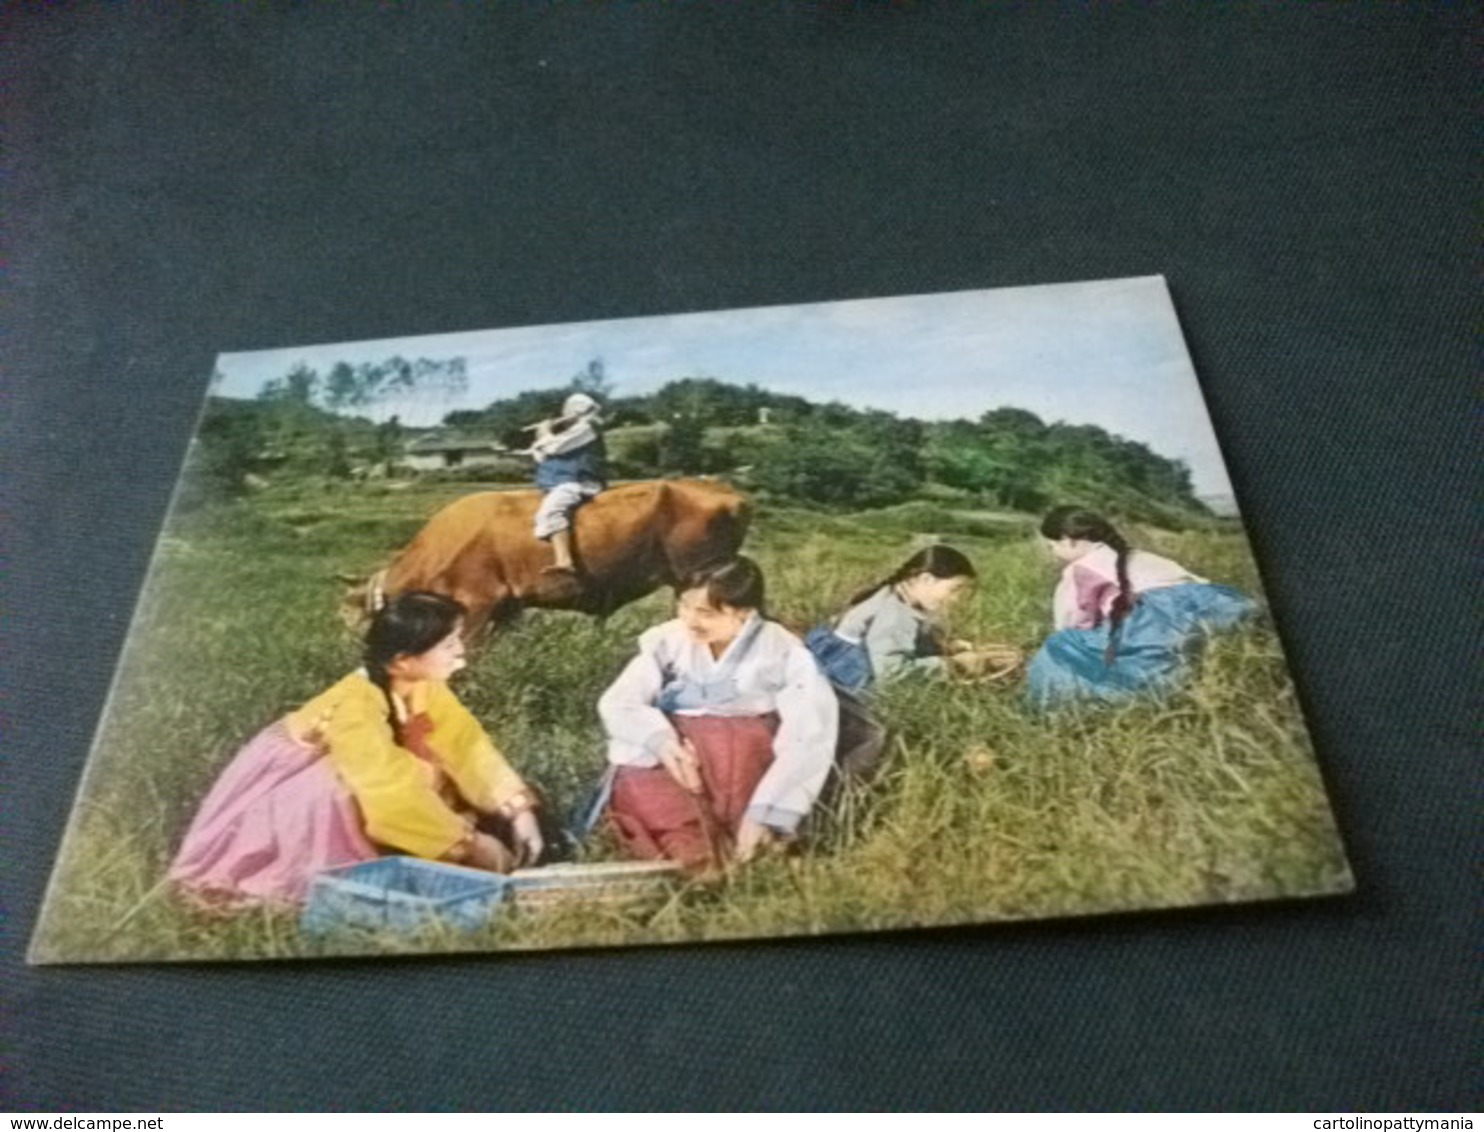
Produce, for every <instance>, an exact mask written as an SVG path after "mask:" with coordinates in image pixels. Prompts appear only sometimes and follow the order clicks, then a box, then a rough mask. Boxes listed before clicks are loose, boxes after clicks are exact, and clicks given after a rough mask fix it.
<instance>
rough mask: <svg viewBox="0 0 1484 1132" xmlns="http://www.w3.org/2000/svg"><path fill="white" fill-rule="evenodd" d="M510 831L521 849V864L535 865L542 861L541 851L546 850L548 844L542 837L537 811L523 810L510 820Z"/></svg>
mask: <svg viewBox="0 0 1484 1132" xmlns="http://www.w3.org/2000/svg"><path fill="white" fill-rule="evenodd" d="M510 829H511V832H512V833H514V834H515V840H516V842H517V843H518V844H519V845H520V848H521V856H520V862H519V863H520V864H522V865H534V864H535V863H536V862H537V861H539V860H540V859H541V851H542V850H543V849H545V848H546V842H545V840H544V839H543V838H542V837H541V824H540V823H539V822H538V821H537V820H536V811H535V810H521V811H520V812H519V813H518V814H516V815H515V816H514V817H513V818H511V819H510Z"/></svg>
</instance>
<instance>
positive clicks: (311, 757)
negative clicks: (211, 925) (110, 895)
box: [170, 721, 381, 907]
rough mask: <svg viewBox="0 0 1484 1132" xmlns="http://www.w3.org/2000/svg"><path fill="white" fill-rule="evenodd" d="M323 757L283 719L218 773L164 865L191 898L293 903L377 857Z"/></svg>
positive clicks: (358, 816)
mask: <svg viewBox="0 0 1484 1132" xmlns="http://www.w3.org/2000/svg"><path fill="white" fill-rule="evenodd" d="M380 855H381V854H380V852H379V851H378V850H377V848H376V846H374V845H373V844H372V843H371V842H370V841H369V840H367V838H366V835H365V832H364V824H363V823H362V821H361V813H360V810H359V809H358V808H357V806H356V802H355V799H354V798H353V797H352V796H351V794H350V791H348V790H347V789H346V788H345V786H344V785H343V784H342V783H341V781H340V779H339V778H338V777H337V776H336V774H335V771H334V768H333V767H331V765H330V760H329V759H328V758H326V757H325V754H324V751H323V750H322V749H320V748H318V747H314V746H311V745H309V744H307V743H301V742H299V741H298V740H297V739H295V738H294V737H293V736H292V735H291V734H290V733H289V731H288V728H287V727H286V726H285V725H284V724H283V722H282V721H279V722H278V723H274V724H273V725H271V726H270V727H268V728H266V729H265V730H263V731H262V732H260V733H259V734H258V735H257V736H255V737H254V738H253V739H252V740H251V741H250V742H249V743H248V744H247V746H245V747H243V748H242V750H241V751H239V752H238V753H237V756H236V758H234V759H233V760H232V761H231V763H229V764H228V766H227V769H226V770H224V771H222V773H221V776H220V777H219V778H218V779H217V780H216V784H215V785H214V786H213V787H212V788H211V792H210V793H209V794H207V795H206V800H205V801H203V802H202V803H201V808H200V809H199V810H197V811H196V817H195V820H193V821H192V822H191V827H190V829H189V830H187V831H186V835H185V840H184V841H182V842H181V846H180V851H179V852H178V853H177V854H176V855H175V860H174V862H173V863H172V864H171V866H170V879H171V880H172V881H174V882H175V883H176V885H178V886H179V888H180V889H181V890H182V891H183V892H184V893H186V894H187V895H189V896H191V897H193V898H195V899H197V900H199V901H201V902H203V903H207V904H210V905H212V906H217V907H231V906H233V905H237V904H258V903H299V902H301V901H302V900H303V899H304V895H305V893H306V891H307V890H308V888H309V882H310V880H311V879H312V878H313V877H314V874H315V873H317V872H319V871H320V870H321V869H329V868H334V867H336V866H338V865H350V864H355V863H356V862H358V861H367V860H370V859H371V858H373V857H378V856H380Z"/></svg>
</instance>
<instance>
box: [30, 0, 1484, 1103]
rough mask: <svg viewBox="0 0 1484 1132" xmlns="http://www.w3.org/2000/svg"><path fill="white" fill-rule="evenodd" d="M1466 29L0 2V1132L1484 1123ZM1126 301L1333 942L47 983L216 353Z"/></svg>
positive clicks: (504, 961) (645, 10)
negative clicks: (1434, 1117)
mask: <svg viewBox="0 0 1484 1132" xmlns="http://www.w3.org/2000/svg"><path fill="white" fill-rule="evenodd" d="M1475 12H1476V9H1475V8H1473V7H1472V6H1467V5H1456V6H1455V5H1444V4H1437V5H1426V4H1417V5H1408V4H1392V3H1386V4H1368V3H1347V4H1336V5H1327V4H1313V5H1297V4H1294V5H1279V4H1255V5H1254V4H1229V5H1221V6H1216V5H1205V4H1202V5H1188V6H1187V5H1176V4H1153V5H1132V4H1128V5H1113V4H1107V5H1104V4H1097V5H1092V6H1081V5H1067V6H1055V5H1050V4H1047V5H1039V4H1038V5H1029V4H1025V5H1021V4H1009V3H1006V4H993V5H967V4H965V5H916V4H896V5H890V4H823V5H806V4H794V5H781V4H780V5H774V4H753V5H741V4H738V5H731V4H728V5H722V4H716V5H707V4H669V5H653V6H628V5H622V4H607V5H598V4H591V5H589V4H575V3H574V4H564V5H530V6H526V5H515V4H511V5H504V6H500V7H494V6H491V7H482V6H478V5H474V4H436V5H435V4H427V5H408V6H401V5H396V6H393V5H385V6H382V7H379V8H376V7H372V6H370V5H365V6H361V7H357V8H351V7H349V6H341V5H328V4H327V5H309V4H305V5H297V4H264V5H253V6H250V7H249V6H247V5H228V4H219V5H218V4H212V5H208V4H204V3H203V4H196V5H173V4H172V5H159V6H151V5H149V4H142V3H141V4H122V3H120V4H87V5H81V4H80V5H49V4H34V5H33V4H19V3H17V4H11V5H9V6H8V7H7V8H6V10H5V14H4V17H3V18H4V21H5V24H6V31H7V36H8V40H9V49H8V52H7V54H8V61H7V63H6V74H5V82H6V89H5V98H4V101H5V118H6V139H7V151H8V155H7V165H8V170H9V172H8V175H7V177H8V180H7V185H6V190H5V192H6V204H5V209H6V214H7V221H8V229H9V235H8V245H9V248H8V254H7V258H8V261H9V268H8V271H9V284H8V291H9V296H8V299H7V303H8V306H9V310H8V313H7V314H6V315H5V322H6V324H7V327H8V333H7V335H6V337H5V340H4V347H3V348H4V353H5V371H6V379H5V380H6V385H7V392H6V409H5V423H4V428H5V441H4V446H5V455H6V458H7V468H6V472H5V479H4V490H5V492H6V494H7V496H8V497H9V499H8V510H9V512H10V518H9V519H8V521H7V522H6V524H5V536H6V543H7V547H6V555H7V559H8V565H7V568H6V571H5V588H6V593H5V603H4V604H5V611H6V612H5V623H4V633H5V642H4V656H5V669H6V689H5V691H6V701H7V706H6V708H5V712H6V715H7V717H8V721H7V725H6V726H7V732H8V733H7V735H6V741H5V744H4V753H3V757H4V759H5V769H4V783H5V798H4V819H3V820H4V849H3V861H4V876H3V884H4V888H3V900H4V911H5V921H4V927H3V936H4V965H3V969H0V970H3V992H4V1023H3V1025H4V1027H5V1031H6V1033H5V1039H4V1043H5V1046H6V1047H7V1048H8V1051H9V1052H8V1053H7V1054H6V1060H7V1062H8V1064H7V1066H6V1070H5V1077H4V1079H3V1080H4V1083H3V1089H4V1090H5V1094H6V1095H5V1096H3V1097H0V1107H14V1108H21V1109H32V1108H38V1109H42V1110H48V1109H50V1110H65V1109H105V1110H129V1109H138V1110H158V1109H164V1110H168V1109H236V1108H259V1109H261V1108H301V1107H316V1108H318V1107H332V1108H341V1107H352V1108H361V1107H364V1108H378V1109H380V1108H387V1109H419V1108H444V1107H458V1108H493V1107H506V1106H529V1107H541V1108H545V1107H552V1108H572V1107H589V1106H654V1107H680V1106H694V1107H703V1108H710V1107H717V1106H743V1107H754V1106H759V1107H782V1106H790V1107H808V1108H813V1107H819V1108H824V1107H865V1108H875V1107H948V1106H976V1107H992V1108H1082V1107H1093V1108H1173V1107H1179V1108H1207V1107H1224V1108H1316V1109H1321V1110H1325V1109H1342V1108H1361V1109H1405V1108H1418V1107H1422V1108H1431V1107H1443V1108H1447V1107H1458V1106H1467V1105H1473V1104H1477V1102H1478V1095H1477V1082H1478V1078H1477V1052H1478V1037H1479V1035H1478V1029H1477V1023H1476V1022H1474V1021H1471V1020H1470V1013H1471V1011H1472V1010H1473V1008H1474V1007H1475V1006H1476V1005H1477V1003H1478V1001H1479V991H1480V981H1479V974H1478V972H1479V968H1478V964H1477V961H1476V960H1474V959H1473V958H1472V957H1471V954H1470V952H1471V949H1472V946H1473V945H1476V944H1477V943H1478V942H1479V934H1480V933H1479V916H1478V908H1479V895H1480V894H1479V888H1478V883H1477V876H1476V874H1471V873H1470V863H1471V859H1472V858H1474V857H1476V856H1477V849H1478V836H1477V834H1478V828H1477V813H1478V802H1479V792H1478V784H1479V782H1480V774H1479V767H1478V763H1477V761H1476V757H1475V753H1474V751H1473V750H1472V749H1471V748H1474V747H1476V744H1475V743H1474V742H1473V740H1472V738H1471V735H1470V729H1469V726H1468V725H1469V724H1470V723H1472V722H1474V721H1475V720H1476V718H1477V711H1476V708H1475V705H1476V704H1477V702H1478V692H1479V682H1478V679H1477V677H1476V676H1475V675H1474V674H1473V671H1472V668H1471V661H1472V660H1473V654H1474V651H1475V650H1474V645H1475V644H1476V641H1477V637H1478V629H1479V622H1478V608H1479V601H1478V598H1479V586H1478V583H1477V580H1476V579H1477V574H1476V573H1474V572H1472V571H1471V570H1470V569H1469V568H1468V561H1467V559H1468V549H1469V546H1470V543H1471V542H1473V541H1474V540H1475V536H1476V535H1477V530H1478V524H1477V521H1476V520H1475V519H1473V518H1471V513H1470V502H1471V497H1472V496H1474V495H1475V491H1474V484H1475V476H1474V475H1471V472H1472V460H1471V456H1472V455H1473V453H1472V451H1471V446H1470V443H1469V440H1470V437H1469V432H1470V430H1471V428H1472V427H1473V426H1472V424H1471V422H1470V419H1469V415H1468V414H1469V409H1470V404H1469V387H1470V384H1471V382H1470V378H1471V375H1472V374H1473V373H1474V371H1475V369H1476V358H1475V355H1474V353H1473V351H1472V349H1471V346H1472V341H1471V337H1470V334H1471V331H1472V329H1473V324H1474V323H1475V316H1476V314H1477V303H1476V301H1475V294H1474V277H1475V276H1474V269H1475V267H1476V266H1477V261H1476V260H1475V258H1474V257H1473V255H1472V251H1471V249H1473V248H1474V247H1475V237H1476V232H1475V229H1474V217H1475V202H1476V201H1477V199H1478V190H1479V178H1478V175H1477V174H1478V165H1477V157H1478V153H1477V142H1476V137H1477V135H1476V134H1475V133H1474V130H1475V125H1474V121H1475V116H1476V111H1477V105H1478V97H1477V88H1476V86H1475V84H1474V83H1473V82H1472V81H1471V80H1472V76H1473V74H1474V73H1475V72H1476V66H1477V62H1478V59H1477V49H1476V48H1474V47H1472V46H1471V45H1470V39H1471V37H1472V36H1474V35H1476V34H1477V32H1478V30H1479V28H1478V26H1477V25H1478V21H1477V19H1476V17H1475ZM1154 272H1163V273H1164V274H1165V275H1167V276H1168V278H1169V282H1170V287H1171V290H1172V292H1173V294H1174V297H1175V301H1176V304H1177V306H1178V309H1179V312H1180V315H1181V319H1182V321H1183V324H1184V327H1185V330H1186V333H1187V336H1188V339H1189V343H1190V348H1191V352H1192V354H1193V356H1194V358H1195V363H1196V367H1197V370H1198V372H1199V373H1200V375H1201V378H1202V382H1203V385H1204V388H1205V392H1206V395H1207V398H1208V400H1209V403H1210V407H1211V412H1212V415H1213V416H1214V418H1215V421H1216V425H1217V428H1218V431H1219V433H1220V435H1221V437H1222V439H1223V441H1224V444H1225V448H1226V453H1227V456H1228V459H1229V462H1230V466H1231V472H1232V476H1233V479H1234V480H1235V482H1236V484H1237V488H1238V491H1239V494H1240V496H1241V499H1242V501H1243V504H1244V506H1245V509H1246V512H1247V516H1248V518H1249V521H1250V524H1251V527H1252V532H1253V536H1254V539H1255V541H1256V543H1257V547H1258V551H1259V553H1260V556H1261V560H1262V562H1263V565H1264V567H1265V570H1266V575H1267V580H1268V585H1269V590H1270V594H1271V597H1272V601H1273V604H1274V605H1275V607H1276V608H1277V611H1278V613H1279V615H1280V617H1281V619H1282V623H1283V626H1284V630H1285V636H1286V640H1287V642H1288V645H1289V647H1290V649H1291V652H1292V656H1293V659H1294V661H1295V662H1296V664H1297V666H1298V669H1299V678H1300V682H1301V687H1302V691H1303V694H1304V699H1305V702H1306V704H1307V706H1308V709H1309V711H1310V715H1311V720H1312V724H1313V728H1314V732H1315V735H1316V738H1317V741H1318V744H1319V747H1320V751H1321V756H1322V759H1323V763H1324V767H1325V771H1326V775H1327V778H1328V781H1329V783H1330V787H1331V790H1332V791H1333V796H1334V799H1335V803H1336V806H1337V809H1338V811H1339V814H1340V818H1341V822H1342V825H1343V828H1344V830H1345V832H1346V836H1347V841H1348V844H1349V847H1350V851H1351V855H1352V859H1353V862H1354V865H1355V868H1356V871H1357V874H1358V876H1359V879H1360V885H1361V888H1360V892H1359V893H1358V894H1357V895H1356V896H1354V897H1351V898H1346V899H1338V900H1327V901H1319V902H1311V903H1307V904H1289V905H1277V904H1275V905H1269V906H1261V907H1247V908H1232V909H1209V910H1198V911H1192V912H1184V913H1176V914H1147V915H1135V916H1126V917H1115V918H1105V919H1099V920H1094V921H1087V922H1064V923H1056V924H1044V925H1029V926H1011V927H986V928H983V929H974V930H955V931H937V932H929V933H922V934H900V935H889V936H877V937H870V938H844V939H834V940H822V941H804V942H793V943H782V944H757V945H747V946H740V945H726V946H710V947H687V948H677V949H669V950H649V951H644V952H608V953H599V952H595V953H584V954H555V955H542V956H530V957H515V956H506V957H493V958H486V959H471V958H459V959H446V960H438V959H432V960H421V961H397V962H374V963H373V962H365V963H357V962H341V963H323V964H301V963H295V964H289V965H283V966H270V965H256V966H252V965H241V966H226V967H206V966H194V967H173V968H172V967H163V966H162V967H136V968H116V969H104V968H93V969H88V968H78V969H56V968H53V969H27V968H25V967H23V966H22V965H21V959H20V956H21V953H22V950H23V946H24V942H25V938H26V937H27V935H28V934H29V932H30V929H31V926H32V924H33V922H34V919H35V914H36V910H37V907H38V903H39V901H40V898H41V894H42V889H43V885H44V883H45V879H46V876H47V874H48V871H49V868H50V865H51V860H52V857H53V854H54V852H55V849H56V845H57V840H58V837H59V835H60V832H61V829H62V826H63V822H64V820H65V817H66V814H67V810H68V807H69V805H70V802H71V798H72V794H73V791H74V789H75V787H76V784H77V781H78V776H79V773H80V772H81V769H82V766H83V761H84V757H85V754H86V751H87V746H88V742H89V739H90V736H91V733H92V729H93V727H94V724H95V721H96V719H97V717H98V714H99V712H100V710H101V708H102V705H103V700H104V696H105V694H106V691H107V687H108V681H109V677H110V674H111V671H112V668H113V664H114V661H115V658H116V656H117V654H118V650H119V648H120V645H121V642H122V640H123V636H124V632H125V628H126V625H127V622H128V617H129V613H130V609H131V607H132V603H133V600H134V596H135V593H136V591H137V588H138V586H139V583H140V581H141V578H142V576H143V573H144V570H145V567H146V564H147V560H148V556H149V553H150V549H151V545H152V541H153V538H154V533H155V531H156V529H157V527H158V524H159V522H160V519H161V517H162V515H163V513H164V510H165V507H166V504H167V501H168V497H169V493H170V490H171V485H172V483H173V480H174V477H175V472H176V469H177V467H178V466H179V463H180V460H181V457H182V453H183V451H184V447H185V444H186V440H187V437H188V436H189V435H190V432H191V429H192V425H193V421H194V418H195V415H196V412H197V410H198V407H199V404H200V398H201V394H202V391H203V384H204V381H205V379H206V377H207V375H208V374H209V373H210V371H211V364H212V358H213V356H214V355H215V354H216V353H217V352H218V351H225V350H251V349H257V348H263V347H270V346H281V345H292V344H299V343H312V342H322V341H339V340H347V339H364V338H378V337H388V336H394V335H403V334H417V333H433V332H439V331H450V330H462V329H470V328H483V327H496V326H505V325H514V324H528V323H549V322H561V321H567V320H575V319H590V318H601V317H614V316H623V315H640V314H652V313H658V312H672V311H686V310H705V309H715V308H724V307H734V306H745V305H754V304H768V303H794V302H805V301H813V300H826V299H840V298H848V297H855V296H868V295H892V294H908V293H920V292H931V291H941V290H953V289H961V288H977V287H991V286H1001V285H1012V284H1027V283H1042V282H1057V281H1066V280H1078V279H1097V278H1106V277H1114V276H1124V275H1138V274H1149V273H1154ZM583 360H584V359H575V360H574V361H575V362H577V363H580V362H581V361H583ZM737 376H739V377H742V378H745V377H746V376H747V375H737ZM285 631H292V626H287V627H286V629H285ZM243 648H244V649H250V648H252V642H251V641H244V642H243ZM188 662H189V658H182V663H188ZM929 851H930V850H929Z"/></svg>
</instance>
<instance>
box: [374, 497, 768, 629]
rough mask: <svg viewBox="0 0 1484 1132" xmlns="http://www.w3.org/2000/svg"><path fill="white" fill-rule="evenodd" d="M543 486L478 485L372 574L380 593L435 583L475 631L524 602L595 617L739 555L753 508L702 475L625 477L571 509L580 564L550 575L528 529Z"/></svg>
mask: <svg viewBox="0 0 1484 1132" xmlns="http://www.w3.org/2000/svg"><path fill="white" fill-rule="evenodd" d="M540 501H541V493H540V492H538V491H481V492H476V493H474V494H472V495H466V496H464V497H463V498H462V499H457V500H455V501H454V502H452V503H450V504H449V505H448V506H447V507H445V508H443V510H441V511H439V512H438V513H437V514H435V515H434V516H433V517H432V518H431V519H429V520H428V522H427V524H426V525H425V526H424V527H423V529H422V530H421V531H420V532H418V534H417V536H416V537H415V538H414V539H413V540H412V542H410V543H409V544H408V545H407V547H406V549H405V550H403V551H402V552H401V553H400V554H398V555H397V557H396V558H394V559H393V560H392V563H391V565H390V566H388V567H387V568H386V569H385V570H384V571H382V572H381V574H380V575H378V576H377V578H374V579H373V580H372V588H373V591H374V596H376V597H380V596H386V595H395V594H399V593H404V592H406V591H407V590H432V591H433V592H434V593H442V594H447V595H448V596H449V597H452V598H455V599H457V600H458V601H460V602H462V603H463V605H464V607H465V608H466V609H467V610H468V611H469V615H468V618H467V620H466V623H465V635H466V636H468V637H470V638H473V637H475V636H476V635H477V634H478V633H479V631H480V630H481V629H483V628H484V627H485V626H486V625H487V624H489V623H491V621H493V622H494V623H498V622H500V621H502V620H506V619H508V618H510V617H512V616H514V615H515V614H517V613H518V612H519V611H520V610H521V609H522V608H523V607H525V606H535V607H539V608H543V609H574V610H579V611H581V612H584V613H592V614H596V615H599V616H603V615H606V614H608V613H611V612H612V611H613V610H615V609H617V608H618V607H619V606H621V605H624V604H626V603H628V602H631V601H634V600H636V599H638V598H641V597H643V596H644V595H645V594H649V593H653V592H654V591H655V590H656V589H658V588H659V587H660V586H663V585H674V584H675V583H676V582H677V581H678V580H679V579H680V578H682V577H683V576H684V575H685V574H686V573H688V572H690V571H691V570H695V569H698V568H700V567H703V566H707V565H710V564H711V563H714V562H718V561H724V560H725V559H727V558H730V557H731V556H733V555H734V554H736V553H737V550H738V548H739V547H740V546H741V545H742V538H743V536H744V535H745V534H746V533H747V523H748V520H749V519H750V518H751V506H750V504H749V503H748V501H747V500H746V498H744V497H743V496H742V495H739V494H738V493H737V492H735V491H733V490H732V489H731V488H729V487H727V486H725V485H723V484H719V483H711V482H707V481H703V480H655V481H650V482H643V483H630V484H622V485H619V486H617V487H613V488H610V489H608V490H607V491H604V492H602V493H600V494H599V495H597V496H596V497H594V498H593V499H592V500H591V501H590V502H588V503H586V504H584V505H583V506H582V507H580V508H579V509H578V510H577V513H576V515H575V516H574V530H573V544H574V547H573V550H574V554H575V557H576V559H577V565H578V569H579V571H580V573H579V576H578V578H577V579H575V580H574V579H573V578H572V577H571V576H570V575H565V576H564V575H560V574H551V573H547V572H545V571H544V569H543V568H544V567H546V566H549V565H550V564H551V548H550V547H549V546H548V545H547V544H546V543H544V542H541V541H538V540H537V538H536V536H535V535H534V534H533V533H532V521H533V518H534V516H535V514H536V505H537V504H538V503H540Z"/></svg>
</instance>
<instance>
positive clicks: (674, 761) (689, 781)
mask: <svg viewBox="0 0 1484 1132" xmlns="http://www.w3.org/2000/svg"><path fill="white" fill-rule="evenodd" d="M660 763H661V764H662V765H663V766H664V768H665V770H667V771H669V773H670V777H671V778H673V779H674V780H675V781H676V782H677V783H678V784H679V785H680V789H682V790H684V791H685V792H686V793H687V794H699V793H700V792H701V760H700V759H699V758H698V757H697V756H696V749H695V748H694V747H692V746H691V745H690V743H689V742H687V741H685V740H680V739H674V740H671V741H670V742H669V743H667V744H665V747H664V749H663V750H662V751H660Z"/></svg>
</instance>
